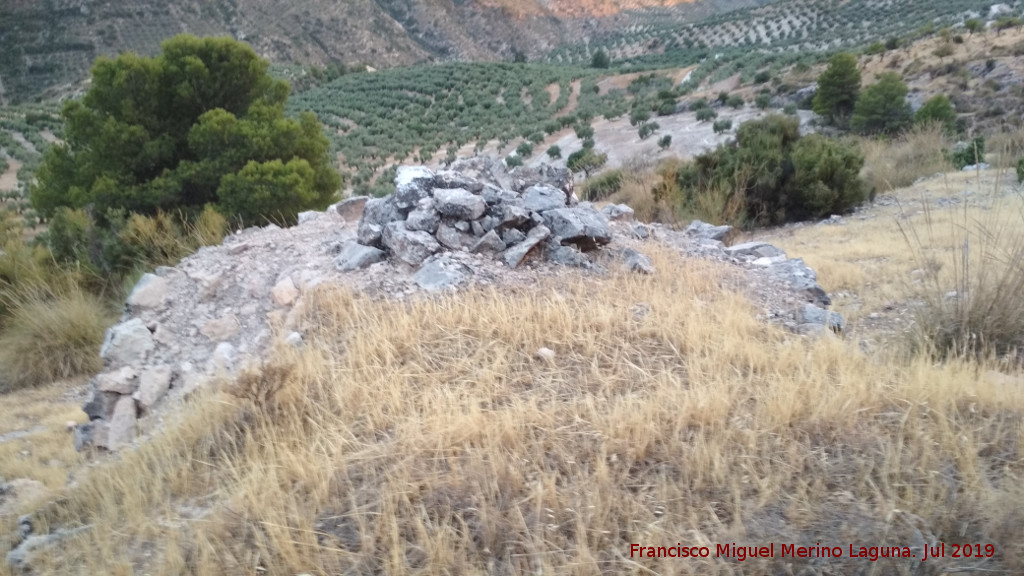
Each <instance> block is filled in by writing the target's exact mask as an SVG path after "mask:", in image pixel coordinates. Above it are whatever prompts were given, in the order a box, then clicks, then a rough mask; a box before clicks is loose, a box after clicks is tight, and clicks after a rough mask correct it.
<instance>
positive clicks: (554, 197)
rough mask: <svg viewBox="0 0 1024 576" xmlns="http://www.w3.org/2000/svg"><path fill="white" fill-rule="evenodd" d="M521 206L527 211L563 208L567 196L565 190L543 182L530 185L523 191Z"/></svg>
mask: <svg viewBox="0 0 1024 576" xmlns="http://www.w3.org/2000/svg"><path fill="white" fill-rule="evenodd" d="M522 202H523V208H524V209H526V211H527V212H545V211H547V210H554V209H556V208H565V207H566V203H567V198H566V195H565V192H563V191H561V190H559V189H558V188H554V187H551V186H547V185H544V184H541V185H538V186H531V187H530V188H527V189H526V192H525V193H523V198H522Z"/></svg>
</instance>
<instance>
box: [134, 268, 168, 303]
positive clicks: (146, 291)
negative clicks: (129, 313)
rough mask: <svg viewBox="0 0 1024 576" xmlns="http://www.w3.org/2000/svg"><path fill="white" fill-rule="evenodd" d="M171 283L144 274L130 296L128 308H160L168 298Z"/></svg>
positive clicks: (152, 275)
mask: <svg viewBox="0 0 1024 576" xmlns="http://www.w3.org/2000/svg"><path fill="white" fill-rule="evenodd" d="M168 286H170V282H168V281H167V279H166V278H162V277H161V276H158V275H156V274H144V275H143V276H142V278H141V279H139V283H138V284H136V285H135V288H133V289H132V293H131V294H129V295H128V301H127V304H128V306H131V307H132V308H159V307H161V306H163V304H164V300H166V298H167V288H168Z"/></svg>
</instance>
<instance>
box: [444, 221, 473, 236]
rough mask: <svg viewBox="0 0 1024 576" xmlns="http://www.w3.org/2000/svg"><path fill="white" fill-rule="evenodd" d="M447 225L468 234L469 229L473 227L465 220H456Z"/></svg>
mask: <svg viewBox="0 0 1024 576" xmlns="http://www.w3.org/2000/svg"><path fill="white" fill-rule="evenodd" d="M448 225H449V226H451V227H452V228H455V229H456V230H458V231H459V232H463V233H465V234H469V232H470V230H472V229H473V227H472V226H470V225H469V222H466V221H465V220H457V221H455V222H451V223H449V224H448Z"/></svg>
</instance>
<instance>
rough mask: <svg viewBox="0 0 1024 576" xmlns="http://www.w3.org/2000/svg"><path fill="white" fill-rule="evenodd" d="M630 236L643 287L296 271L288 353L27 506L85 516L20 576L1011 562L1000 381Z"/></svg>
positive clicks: (59, 517)
mask: <svg viewBox="0 0 1024 576" xmlns="http://www.w3.org/2000/svg"><path fill="white" fill-rule="evenodd" d="M650 251H651V255H652V257H653V258H654V260H655V264H656V266H657V268H658V270H659V272H658V273H657V274H655V275H653V276H651V277H639V276H636V275H630V274H627V273H622V272H618V273H616V274H614V275H613V276H612V277H611V278H609V279H606V280H594V279H587V278H584V277H581V276H576V275H572V274H567V275H566V276H565V277H563V278H561V279H560V281H559V282H558V283H548V284H545V285H540V286H537V287H534V288H530V289H522V290H518V291H508V290H506V291H498V290H479V291H475V292H471V293H468V294H461V295H457V296H451V297H444V298H438V299H433V300H425V301H419V302H414V303H396V302H388V301H371V300H369V299H366V298H363V297H359V296H355V295H353V294H351V293H350V292H347V291H344V290H341V289H334V288H322V289H320V291H318V292H316V293H315V294H313V295H311V296H310V297H309V298H308V302H307V305H306V309H305V310H304V322H305V328H306V331H307V336H308V338H307V345H306V346H305V347H304V348H303V349H301V350H295V349H291V348H288V347H285V346H281V347H280V348H278V349H276V350H275V352H274V354H273V355H272V359H271V360H270V361H269V362H268V366H267V369H265V370H264V371H262V373H260V374H251V375H247V376H245V377H243V378H240V379H239V380H238V381H237V382H236V383H234V384H230V385H228V384H225V385H224V386H223V387H222V389H221V391H220V392H218V393H213V394H211V395H209V396H208V397H207V398H203V399H201V401H199V402H197V403H195V404H193V405H192V406H190V408H189V409H188V410H185V411H183V412H182V413H181V415H180V417H179V421H178V422H177V424H175V425H174V426H172V427H170V428H169V429H168V431H167V432H166V433H164V434H162V435H160V436H159V437H157V438H155V439H154V440H152V441H151V442H149V443H147V444H145V445H144V446H142V447H141V448H140V449H138V450H137V451H133V452H128V453H125V454H123V455H122V456H121V457H120V458H119V459H118V460H116V461H112V462H110V463H108V464H107V465H104V466H100V467H97V468H95V469H93V470H91V471H90V473H89V474H88V476H87V477H86V478H84V479H82V480H81V481H80V483H79V485H78V486H77V487H75V488H74V489H70V490H68V491H67V493H66V498H64V499H63V500H61V501H59V502H57V503H55V504H53V505H51V506H49V507H48V508H46V509H44V510H42V511H41V512H40V513H39V515H38V518H39V523H40V525H41V526H42V527H43V528H47V527H56V526H89V527H90V528H89V529H88V530H86V531H84V532H81V533H79V534H77V535H76V536H74V537H72V538H69V539H68V540H66V541H65V543H64V544H63V545H61V546H60V547H59V548H55V549H51V550H49V551H47V552H46V553H45V554H43V555H42V556H41V557H40V558H38V559H37V560H36V563H35V566H36V567H37V570H39V571H41V572H42V573H61V574H97V573H104V574H131V573H148V574H154V575H157V574H161V575H162V574H180V573H191V574H202V575H206V574H257V573H259V574H264V573H265V574H299V573H310V574H343V573H359V574H364V573H386V574H394V575H403V574H479V573H490V574H519V573H538V572H545V573H550V574H595V573H609V574H611V573H616V574H619V573H622V574H650V573H659V574H736V573H769V572H771V573H775V572H777V571H779V570H782V569H784V568H785V566H787V565H789V566H793V567H795V568H793V569H794V570H795V571H798V570H799V568H800V567H801V566H810V565H811V564H812V563H814V562H815V560H793V559H789V558H787V559H785V560H783V559H780V558H778V557H776V558H775V559H772V560H747V561H746V562H745V563H744V564H742V565H740V564H737V563H735V561H732V560H725V559H716V558H714V557H712V558H706V559H688V560H680V559H665V558H663V559H639V558H636V557H634V558H630V544H632V543H637V544H642V545H645V546H672V545H675V544H676V543H677V542H682V543H684V544H685V545H687V546H690V545H696V546H702V545H707V546H710V547H711V550H712V553H714V552H715V551H716V544H728V543H731V542H741V543H749V544H753V545H760V544H765V545H767V544H768V543H770V542H775V543H786V542H792V543H797V544H801V545H814V543H815V542H821V543H822V544H823V545H830V546H833V545H834V546H841V547H842V548H843V550H844V555H845V551H846V549H847V545H848V544H857V545H865V546H872V545H874V546H880V545H899V546H903V545H906V546H919V545H920V544H921V543H922V542H927V541H929V539H930V538H933V537H934V538H936V539H939V540H944V541H948V542H983V543H991V544H993V545H994V546H995V549H996V550H997V551H998V554H997V557H996V558H995V559H993V560H991V561H986V563H985V564H984V566H985V567H987V568H992V569H1002V570H1008V571H1010V572H1017V571H1020V570H1024V565H1022V564H1021V559H1022V558H1024V516H1022V514H1024V512H1022V511H1024V490H1022V489H1021V483H1020V481H1019V478H1020V475H1021V473H1022V472H1024V466H1022V464H1021V462H1022V459H1021V455H1020V452H1019V450H1020V446H1022V445H1024V429H1022V426H1021V414H1022V413H1024V385H1021V381H1020V379H1019V377H1016V376H1008V377H1005V378H986V377H983V376H981V375H980V374H983V372H981V373H979V367H978V366H977V365H970V364H962V363H958V362H951V363H948V364H942V365H937V364H934V363H933V362H931V361H928V360H927V359H918V360H913V361H909V362H907V363H899V362H898V361H896V360H894V359H891V358H883V357H867V356H865V355H863V354H861V353H860V352H859V351H858V350H857V349H856V348H855V346H852V345H850V344H849V343H847V342H845V341H842V340H838V339H822V340H817V341H811V340H805V339H802V338H800V337H796V336H793V335H789V334H786V333H783V332H781V331H779V330H776V329H774V328H771V327H769V326H766V325H764V324H763V323H761V322H759V321H757V320H756V318H755V312H754V311H753V310H752V309H751V307H750V305H749V304H748V302H747V301H746V299H745V298H744V297H743V296H741V295H739V294H736V293H732V292H728V291H724V290H723V288H722V287H721V286H722V284H723V283H725V280H726V278H725V274H727V272H726V271H725V270H723V269H719V268H716V267H714V266H713V265H711V264H709V263H705V262H698V261H684V260H682V259H680V258H679V256H678V255H676V254H674V253H672V252H670V251H669V250H668V249H657V248H655V247H653V246H652V247H651V249H650ZM541 347H546V348H549V349H551V350H553V351H554V352H555V356H554V357H553V358H545V357H544V356H541V355H538V354H537V353H536V352H537V350H538V349H539V348H541ZM5 528H10V526H9V523H8V525H6V526H5ZM919 552H920V550H919ZM910 562H911V561H906V562H904V563H903V564H900V563H898V562H885V561H883V562H879V563H878V564H877V567H878V569H879V570H881V571H883V572H884V573H892V574H896V573H909V570H910ZM913 562H914V563H918V562H919V560H914V561H913ZM934 562H935V564H933V566H935V567H936V569H943V568H948V567H951V566H953V565H955V564H957V562H956V561H953V560H951V559H948V558H947V559H936V560H935V561H934ZM972 563H973V562H972ZM865 565H866V564H865V563H864V562H861V561H857V560H854V559H849V558H842V559H833V560H831V561H829V563H828V566H829V568H830V569H833V570H834V571H837V572H840V573H848V572H851V571H852V570H853V569H854V566H865ZM0 573H3V572H2V569H0Z"/></svg>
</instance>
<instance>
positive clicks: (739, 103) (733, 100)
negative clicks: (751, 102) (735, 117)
mask: <svg viewBox="0 0 1024 576" xmlns="http://www.w3.org/2000/svg"><path fill="white" fill-rule="evenodd" d="M744 104H746V102H744V100H743V97H742V96H740V95H739V94H733V95H732V96H729V100H728V101H726V105H727V106H729V107H730V108H734V109H737V110H738V109H740V108H743V105H744Z"/></svg>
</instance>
